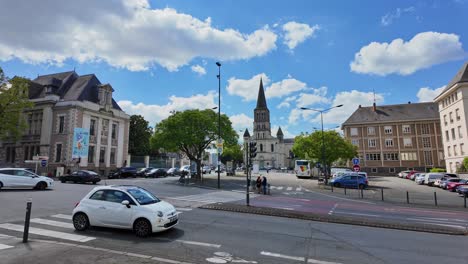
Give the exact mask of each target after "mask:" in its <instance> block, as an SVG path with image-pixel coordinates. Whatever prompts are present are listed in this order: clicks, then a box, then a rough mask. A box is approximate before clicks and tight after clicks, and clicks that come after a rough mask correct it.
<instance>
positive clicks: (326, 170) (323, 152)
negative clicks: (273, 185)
mask: <svg viewBox="0 0 468 264" xmlns="http://www.w3.org/2000/svg"><path fill="white" fill-rule="evenodd" d="M342 106H343V105H342V104H340V105H336V106H333V107H330V108H327V109H324V110H317V109H312V108H307V107H301V110H310V111H315V112H319V113H320V122H321V124H322V164H323V168H324V169H325V172H324V175H325V184H328V169H327V165H326V163H325V136H324V133H323V113H325V112H327V111H330V110H331V109H333V108H338V107H342Z"/></svg>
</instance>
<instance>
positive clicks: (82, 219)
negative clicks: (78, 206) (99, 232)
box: [73, 213, 89, 231]
mask: <svg viewBox="0 0 468 264" xmlns="http://www.w3.org/2000/svg"><path fill="white" fill-rule="evenodd" d="M73 226H74V227H75V229H76V230H77V231H85V230H86V229H88V228H89V219H88V216H86V214H84V213H76V214H75V215H73Z"/></svg>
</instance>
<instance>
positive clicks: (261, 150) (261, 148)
mask: <svg viewBox="0 0 468 264" xmlns="http://www.w3.org/2000/svg"><path fill="white" fill-rule="evenodd" d="M260 152H263V144H260Z"/></svg>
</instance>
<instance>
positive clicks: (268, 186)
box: [267, 184, 270, 195]
mask: <svg viewBox="0 0 468 264" xmlns="http://www.w3.org/2000/svg"><path fill="white" fill-rule="evenodd" d="M267 188H268V190H267V192H268V195H270V184H267Z"/></svg>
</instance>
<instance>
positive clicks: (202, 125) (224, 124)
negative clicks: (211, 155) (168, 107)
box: [151, 109, 238, 179]
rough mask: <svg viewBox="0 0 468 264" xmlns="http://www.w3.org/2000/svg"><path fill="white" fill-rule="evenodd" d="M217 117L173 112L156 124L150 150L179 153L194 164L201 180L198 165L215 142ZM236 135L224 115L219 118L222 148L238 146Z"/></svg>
mask: <svg viewBox="0 0 468 264" xmlns="http://www.w3.org/2000/svg"><path fill="white" fill-rule="evenodd" d="M217 135H218V115H217V114H216V113H215V112H214V111H213V110H210V109H208V110H185V111H183V112H175V113H174V114H173V115H171V116H169V117H168V118H167V119H165V120H162V121H161V122H160V123H158V124H156V127H155V129H154V134H153V136H152V137H151V145H152V147H153V148H156V149H160V148H163V149H165V150H167V151H181V152H182V153H184V154H185V155H186V156H187V157H188V158H189V159H190V160H191V161H195V163H196V164H197V176H196V177H197V179H200V177H201V162H202V159H203V152H204V151H205V149H206V148H207V147H208V146H209V145H210V144H211V143H212V142H214V141H215V140H216V139H217V137H218V136H217ZM237 137H238V136H237V133H236V132H235V131H234V129H233V128H232V125H231V121H230V120H229V118H228V117H227V116H226V115H221V138H222V139H223V140H224V144H225V145H233V144H236V143H237Z"/></svg>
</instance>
